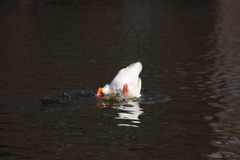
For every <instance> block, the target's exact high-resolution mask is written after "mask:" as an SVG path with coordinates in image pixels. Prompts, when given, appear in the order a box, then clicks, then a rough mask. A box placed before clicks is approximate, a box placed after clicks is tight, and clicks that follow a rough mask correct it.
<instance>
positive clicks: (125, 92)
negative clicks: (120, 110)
mask: <svg viewBox="0 0 240 160" xmlns="http://www.w3.org/2000/svg"><path fill="white" fill-rule="evenodd" d="M127 88H128V84H124V86H123V95H124V96H125V97H126V96H127Z"/></svg>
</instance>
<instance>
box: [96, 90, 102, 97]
mask: <svg viewBox="0 0 240 160" xmlns="http://www.w3.org/2000/svg"><path fill="white" fill-rule="evenodd" d="M102 91H103V89H102V88H98V91H97V94H96V96H97V97H100V94H101V93H102Z"/></svg>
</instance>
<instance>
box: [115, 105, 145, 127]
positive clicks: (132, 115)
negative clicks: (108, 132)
mask: <svg viewBox="0 0 240 160" xmlns="http://www.w3.org/2000/svg"><path fill="white" fill-rule="evenodd" d="M113 108H115V109H117V110H119V113H118V116H117V117H115V119H121V120H126V121H124V123H120V124H118V126H128V127H139V126H138V125H137V124H139V123H140V119H139V116H140V115H141V114H143V109H142V108H140V105H139V103H138V102H127V103H126V104H122V105H120V106H115V107H113Z"/></svg>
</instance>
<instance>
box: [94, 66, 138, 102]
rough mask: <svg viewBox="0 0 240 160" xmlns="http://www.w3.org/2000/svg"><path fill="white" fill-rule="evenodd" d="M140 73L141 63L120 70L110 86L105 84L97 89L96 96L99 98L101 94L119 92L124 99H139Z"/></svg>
mask: <svg viewBox="0 0 240 160" xmlns="http://www.w3.org/2000/svg"><path fill="white" fill-rule="evenodd" d="M141 71H142V64H141V62H136V63H133V64H131V65H129V66H128V67H126V68H123V69H121V70H120V71H119V72H118V74H117V75H116V77H115V78H114V79H113V80H112V82H111V83H110V84H106V85H105V86H104V87H103V88H99V89H98V91H97V94H96V96H97V97H100V95H101V93H103V94H104V95H106V94H109V93H112V92H115V91H116V90H120V91H121V93H122V94H123V95H124V96H125V97H126V99H131V98H134V97H136V98H138V97H140V96H141V94H140V91H141V87H142V82H141V78H140V77H139V74H140V72H141Z"/></svg>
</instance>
